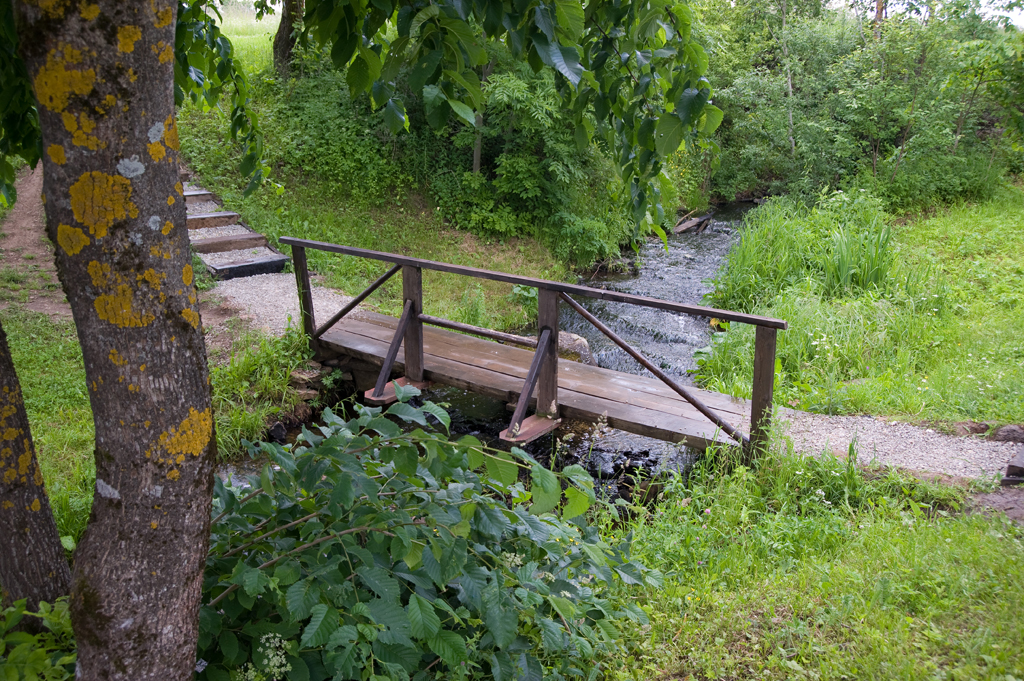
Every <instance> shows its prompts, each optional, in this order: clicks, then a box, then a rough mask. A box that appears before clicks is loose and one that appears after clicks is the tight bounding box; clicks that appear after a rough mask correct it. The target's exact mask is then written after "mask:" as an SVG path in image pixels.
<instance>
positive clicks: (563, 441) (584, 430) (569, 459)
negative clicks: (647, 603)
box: [428, 203, 753, 495]
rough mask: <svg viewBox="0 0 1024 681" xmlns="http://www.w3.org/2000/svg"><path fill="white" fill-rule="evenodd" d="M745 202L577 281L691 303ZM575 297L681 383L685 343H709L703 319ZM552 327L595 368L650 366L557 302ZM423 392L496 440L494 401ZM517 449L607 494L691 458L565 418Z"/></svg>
mask: <svg viewBox="0 0 1024 681" xmlns="http://www.w3.org/2000/svg"><path fill="white" fill-rule="evenodd" d="M751 207H753V204H749V203H734V204H728V205H726V206H724V207H721V208H719V209H718V210H717V211H716V212H715V215H714V217H713V218H712V221H711V223H710V224H709V225H708V226H707V228H706V229H705V230H704V231H703V232H701V233H699V234H678V235H676V234H670V235H669V237H668V249H667V251H666V249H665V247H664V245H663V244H662V242H661V241H660V240H657V239H653V240H650V241H648V242H647V243H646V244H645V245H644V246H643V247H642V248H641V249H640V252H639V253H638V254H637V255H636V257H635V260H634V261H633V267H631V268H629V269H630V270H631V272H630V273H629V274H598V275H595V276H594V277H592V278H589V279H583V280H581V281H580V282H579V283H581V284H585V285H587V286H593V287H595V288H605V289H610V290H614V291H619V292H622V293H631V294H635V295H641V296H648V297H652V298H661V299H664V300H671V301H675V302H679V303H691V304H700V303H701V300H702V298H703V296H704V294H706V293H707V292H708V291H709V290H710V285H709V284H708V283H706V282H707V281H708V280H709V279H711V278H713V277H714V276H715V274H716V273H717V272H718V269H719V268H720V267H721V266H722V263H723V261H724V259H725V256H726V254H727V253H728V252H729V248H730V247H731V246H732V244H733V242H734V240H735V239H736V237H737V229H738V227H739V226H740V223H741V221H742V219H743V214H744V213H745V212H746V211H747V210H749V209H750V208H751ZM576 300H577V302H579V303H580V304H581V305H583V306H584V307H586V308H587V309H588V310H589V311H590V312H591V313H593V314H594V315H595V316H596V317H597V318H598V319H600V320H601V321H602V322H604V323H605V324H606V325H607V326H609V327H610V328H611V329H612V330H613V331H614V332H615V333H616V334H618V335H619V336H620V337H621V338H622V339H624V340H625V341H626V342H627V343H629V344H630V345H631V346H633V347H634V348H636V349H637V350H639V351H640V353H641V354H642V355H644V356H645V357H646V358H647V359H649V360H650V361H651V362H653V363H654V364H656V365H658V366H659V367H661V368H662V369H663V370H664V371H665V372H666V373H668V374H669V375H671V376H673V377H674V378H675V379H676V380H678V381H679V382H680V383H682V384H684V385H692V380H691V379H690V377H689V372H691V371H693V370H694V369H696V363H695V360H694V351H695V350H697V349H699V348H702V347H705V346H707V345H708V344H709V343H710V336H711V328H710V326H709V320H707V319H704V318H699V317H692V316H690V315H685V314H677V313H673V312H664V311H661V310H654V309H650V308H644V307H639V306H636V305H628V304H625V303H614V302H607V301H602V300H596V299H591V298H577V299H576ZM559 325H560V326H561V329H562V330H563V331H569V332H571V333H575V334H578V335H580V336H583V337H584V338H586V339H587V342H588V343H589V344H590V349H591V353H592V354H593V356H594V359H595V360H597V363H598V364H599V365H600V366H602V367H607V368H610V369H615V370H617V371H623V372H628V373H634V374H645V375H648V376H650V372H648V371H647V370H645V369H643V367H641V366H640V365H639V364H638V363H637V362H636V361H635V360H633V359H632V358H631V357H630V356H629V355H627V354H626V353H625V352H624V351H622V350H621V349H620V348H619V347H618V346H617V345H615V344H614V343H613V342H612V341H611V340H609V339H608V338H607V337H605V336H604V335H603V334H602V333H601V332H600V331H598V330H597V329H596V328H594V327H593V326H591V325H590V323H589V322H587V321H586V320H585V319H583V318H582V317H580V316H579V315H578V314H576V313H575V312H574V311H573V310H572V309H570V308H568V306H566V305H562V306H561V314H560V319H559ZM428 397H429V398H430V399H433V400H435V401H437V402H446V403H448V405H449V411H450V412H451V415H452V431H453V432H455V433H462V434H467V433H468V434H472V435H476V436H477V437H479V438H481V439H482V440H485V441H490V442H493V443H497V436H498V433H499V432H500V431H501V430H503V429H504V428H506V427H507V426H508V422H509V420H510V418H511V412H509V411H508V410H507V408H506V406H505V404H504V403H503V402H501V401H500V400H495V399H492V398H489V397H484V396H482V395H477V394H474V393H467V392H465V391H461V390H456V389H454V388H440V389H434V390H432V391H431V392H430V395H429V396H428ZM527 449H528V451H529V452H530V453H531V454H533V455H534V456H535V457H537V458H538V459H540V460H542V461H548V460H549V457H550V456H552V455H555V456H556V457H557V458H558V460H559V463H561V464H568V463H581V464H582V465H584V466H585V467H587V468H588V469H589V470H590V472H591V474H592V475H594V476H595V477H596V478H598V479H599V480H601V481H602V486H603V487H604V488H605V489H606V491H607V492H608V493H609V494H612V495H615V494H617V493H619V492H620V490H619V489H618V487H619V483H621V482H623V481H624V480H627V479H630V478H632V477H634V476H636V475H637V474H646V475H650V474H654V473H656V472H658V471H662V470H666V469H672V470H685V469H686V468H688V467H689V466H690V465H692V463H693V461H694V458H695V453H694V452H691V451H689V450H687V449H686V448H683V447H680V446H678V445H674V444H671V443H668V442H662V441H660V440H655V439H652V438H648V437H642V436H638V435H632V434H630V433H624V432H622V431H618V430H614V429H608V428H595V427H594V426H592V425H591V424H582V423H579V422H571V421H563V425H562V427H561V428H560V429H559V430H557V431H556V432H555V433H554V434H553V435H552V436H548V437H544V438H540V439H539V440H537V441H535V442H533V443H531V445H530V446H529V447H528V448H527Z"/></svg>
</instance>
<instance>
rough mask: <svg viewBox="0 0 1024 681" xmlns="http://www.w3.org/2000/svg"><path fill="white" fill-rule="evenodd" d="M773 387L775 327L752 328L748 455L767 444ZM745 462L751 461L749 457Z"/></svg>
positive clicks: (755, 452)
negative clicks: (751, 387) (751, 384)
mask: <svg viewBox="0 0 1024 681" xmlns="http://www.w3.org/2000/svg"><path fill="white" fill-rule="evenodd" d="M774 389H775V329H766V328H763V327H760V326H759V327H757V329H756V330H755V331H754V385H753V391H752V395H751V397H752V399H751V405H750V422H751V425H752V427H751V430H750V443H751V445H752V448H751V449H752V450H756V451H752V452H751V453H750V457H754V456H757V452H758V451H762V450H764V448H765V447H766V446H767V444H768V435H769V434H770V431H771V427H772V395H773V393H774ZM747 463H752V461H748V462H747Z"/></svg>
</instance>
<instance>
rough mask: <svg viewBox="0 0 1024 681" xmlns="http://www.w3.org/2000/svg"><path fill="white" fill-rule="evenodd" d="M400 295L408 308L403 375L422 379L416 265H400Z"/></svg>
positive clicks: (419, 282)
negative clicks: (408, 316) (409, 305)
mask: <svg viewBox="0 0 1024 681" xmlns="http://www.w3.org/2000/svg"><path fill="white" fill-rule="evenodd" d="M402 297H403V298H404V299H405V301H406V303H407V304H409V303H411V307H410V308H409V313H410V315H411V316H410V318H409V323H408V324H407V325H406V327H405V357H406V360H405V377H406V378H408V379H409V380H410V381H417V382H419V381H422V380H423V322H422V321H420V315H421V314H423V272H422V271H421V270H420V268H418V267H404V266H403V267H402Z"/></svg>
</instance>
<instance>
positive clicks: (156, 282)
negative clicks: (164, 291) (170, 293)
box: [137, 267, 167, 291]
mask: <svg viewBox="0 0 1024 681" xmlns="http://www.w3.org/2000/svg"><path fill="white" fill-rule="evenodd" d="M137 278H138V279H139V281H145V282H147V283H148V284H149V285H150V286H152V287H153V288H154V289H156V290H157V291H159V290H160V287H161V285H162V284H163V280H164V279H166V278H167V275H166V274H164V273H163V272H161V273H160V274H157V273H156V270H154V269H153V268H152V267H150V268H149V269H148V270H146V271H145V272H143V273H142V274H140V275H138V277H137Z"/></svg>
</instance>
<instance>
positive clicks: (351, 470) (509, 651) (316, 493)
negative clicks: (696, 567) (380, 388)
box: [199, 388, 659, 681]
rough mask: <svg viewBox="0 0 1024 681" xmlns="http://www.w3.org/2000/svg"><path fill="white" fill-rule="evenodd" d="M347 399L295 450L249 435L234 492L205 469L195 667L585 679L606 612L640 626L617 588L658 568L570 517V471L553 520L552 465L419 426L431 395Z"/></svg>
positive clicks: (574, 493)
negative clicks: (242, 474)
mask: <svg viewBox="0 0 1024 681" xmlns="http://www.w3.org/2000/svg"><path fill="white" fill-rule="evenodd" d="M398 392H399V393H400V397H401V398H402V400H407V399H408V398H409V397H412V396H414V395H415V394H417V393H418V391H415V390H409V389H406V390H403V389H401V388H399V389H398ZM356 412H357V416H356V417H355V418H353V419H351V420H347V421H346V420H343V419H342V418H339V417H338V416H336V415H334V414H333V413H332V412H330V411H329V410H326V411H325V412H324V419H325V425H324V426H322V427H321V428H320V429H319V433H313V432H309V431H304V432H303V434H302V437H301V439H300V442H299V443H298V444H297V445H296V446H295V447H294V449H290V448H282V447H280V446H277V445H269V444H264V445H261V446H260V448H259V449H258V450H257V448H255V447H252V448H251V452H252V454H253V455H256V454H257V452H262V453H263V454H265V455H266V456H268V457H269V459H270V463H268V464H267V465H266V466H264V468H263V471H262V473H261V474H260V475H259V476H256V477H253V478H252V479H251V480H250V481H249V483H250V486H249V487H244V488H233V487H229V486H225V485H223V484H221V483H220V482H219V481H218V482H217V484H216V488H215V502H214V506H215V509H214V512H215V513H216V514H217V517H216V518H215V519H214V523H213V535H212V546H211V551H210V558H209V561H208V563H207V571H206V579H205V583H204V594H205V597H206V598H208V599H209V601H208V604H207V605H205V606H204V607H203V608H202V611H201V615H200V631H201V634H200V653H199V656H200V658H201V660H202V663H201V665H200V666H202V667H203V671H202V672H201V674H200V679H209V680H211V681H217V680H220V679H225V680H227V679H233V678H236V677H241V675H243V674H248V675H249V676H247V677H246V678H250V677H252V676H256V675H263V676H257V678H269V675H270V674H272V673H273V672H271V671H269V670H270V668H271V667H274V668H276V669H277V673H280V672H281V670H283V669H285V668H287V671H286V672H285V673H286V674H287V676H288V678H290V679H300V678H301V679H312V680H314V681H321V680H322V679H326V678H332V677H333V678H335V679H409V678H411V677H412V678H416V679H430V678H437V679H440V678H444V679H449V678H459V679H480V678H488V679H491V678H493V679H513V678H530V679H540V678H550V679H566V678H590V679H594V678H600V677H601V676H602V675H603V674H604V673H605V672H606V671H607V670H608V669H609V668H610V667H611V666H614V665H615V664H616V659H617V657H618V656H620V655H621V651H620V639H621V634H620V633H619V628H618V627H619V626H620V624H621V621H622V620H623V619H627V620H630V621H635V622H644V621H645V616H644V614H643V612H642V611H640V610H639V609H638V608H636V607H635V606H633V605H631V604H629V603H627V602H622V601H619V600H617V599H616V598H615V597H614V596H615V593H616V585H617V584H620V583H625V584H641V583H646V584H651V585H655V584H657V583H658V578H659V575H658V573H657V572H654V571H647V570H645V569H644V568H643V567H642V566H640V565H638V564H636V563H634V562H631V561H630V559H629V549H630V546H629V542H628V540H627V541H623V542H621V543H618V544H617V545H615V546H610V545H608V544H606V543H605V542H603V541H602V540H601V538H600V536H599V535H598V532H597V530H596V529H595V528H594V527H590V526H588V525H587V524H586V523H585V522H584V520H583V514H584V513H585V512H586V511H587V509H588V508H589V507H590V505H591V504H592V503H593V502H594V500H595V495H594V490H593V481H592V480H591V479H590V478H589V476H587V475H586V473H585V472H584V470H583V469H582V468H580V467H579V466H575V467H569V468H566V469H565V470H564V471H563V473H562V475H563V477H564V478H565V482H566V484H567V487H566V489H565V491H564V503H563V504H562V506H561V517H558V516H556V515H552V514H551V513H549V511H551V510H553V509H555V508H556V507H557V506H558V504H559V502H560V500H561V499H562V496H563V491H562V489H561V486H560V483H559V480H558V478H557V477H556V475H555V474H554V473H552V472H551V471H549V470H548V469H546V468H544V467H543V466H541V465H540V464H538V463H537V462H536V461H533V460H532V459H531V458H530V457H529V456H528V455H526V454H525V453H523V452H521V451H519V450H513V453H512V454H511V455H510V454H508V453H505V452H499V451H495V450H490V449H487V448H485V447H483V446H482V445H481V444H480V443H479V441H477V440H476V439H475V438H472V437H469V436H467V437H464V438H462V439H460V440H459V441H458V442H451V441H449V439H448V438H447V437H446V436H445V435H443V434H440V433H437V432H434V431H432V430H425V429H424V428H427V427H428V418H429V419H430V420H431V421H435V422H440V423H441V424H443V425H444V426H445V428H447V426H448V423H449V419H448V416H447V414H446V413H445V412H444V411H443V410H441V409H440V408H439V407H437V406H436V405H434V404H433V403H430V402H425V403H423V404H422V406H420V407H419V408H416V407H413V406H412V405H411V404H409V403H408V402H406V401H400V402H398V403H396V404H394V405H392V406H391V407H390V408H389V409H388V410H387V412H385V413H382V412H381V410H380V409H379V408H373V409H370V408H365V407H361V406H356ZM392 419H399V420H401V421H403V422H405V423H407V424H410V425H412V426H418V427H416V428H415V430H412V431H411V432H408V433H403V432H402V431H401V429H400V428H399V427H398V426H397V425H396V424H395V422H394V421H393V420H392ZM526 471H529V477H530V478H531V480H532V485H531V486H530V488H529V489H527V487H526V485H525V484H524V483H523V482H521V481H520V477H522V476H523V475H525V474H526ZM531 502H532V505H529V506H528V504H531Z"/></svg>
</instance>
